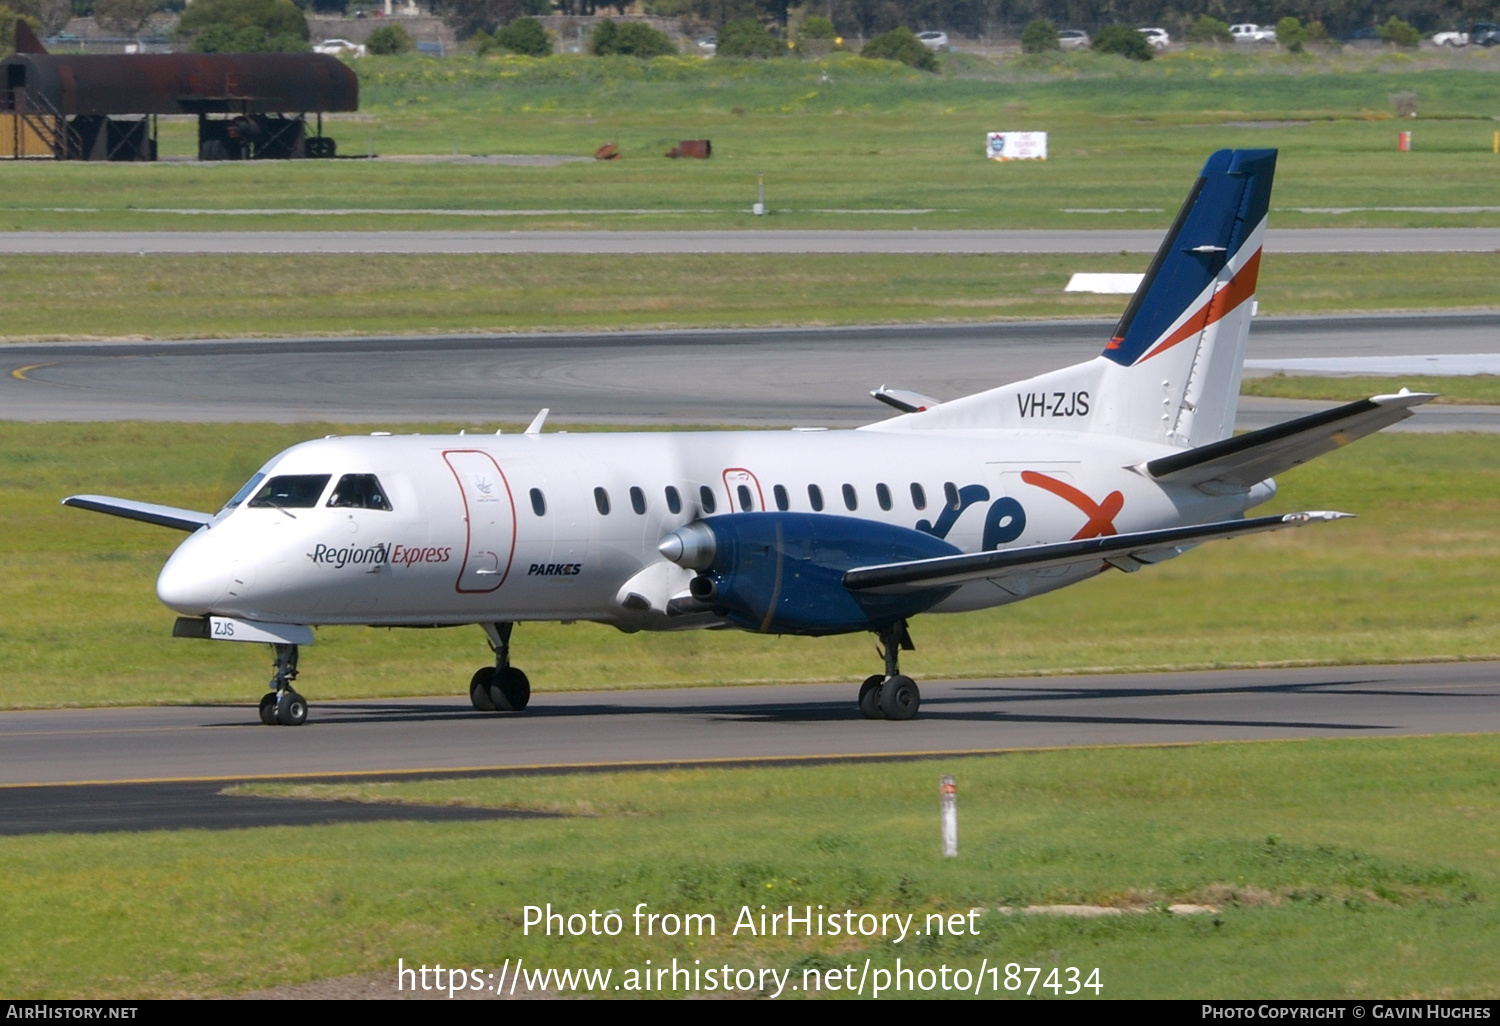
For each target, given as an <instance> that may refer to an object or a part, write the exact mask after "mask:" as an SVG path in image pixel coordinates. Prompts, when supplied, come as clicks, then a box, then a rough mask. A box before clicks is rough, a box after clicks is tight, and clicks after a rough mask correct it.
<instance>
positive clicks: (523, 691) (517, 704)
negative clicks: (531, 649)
mask: <svg viewBox="0 0 1500 1026" xmlns="http://www.w3.org/2000/svg"><path fill="white" fill-rule="evenodd" d="M480 626H481V627H483V628H484V632H485V633H486V634H488V635H489V638H490V647H492V648H493V649H494V650H495V665H494V666H484V667H481V668H480V669H478V670H476V671H475V673H474V676H473V677H472V678H471V679H470V680H469V701H470V702H472V703H473V704H474V708H475V709H478V710H479V711H480V712H520V711H521V710H522V709H524V708H526V705H527V703H528V702H530V701H531V681H530V680H528V679H527V677H526V674H524V673H522V672H521V671H520V670H518V669H516V667H514V666H512V665H510V632H511V630H512V629H513V628H514V627H515V624H513V623H486V624H480Z"/></svg>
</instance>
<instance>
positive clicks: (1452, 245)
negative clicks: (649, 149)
mask: <svg viewBox="0 0 1500 1026" xmlns="http://www.w3.org/2000/svg"><path fill="white" fill-rule="evenodd" d="M202 213H204V214H208V213H212V211H202ZM226 213H236V214H238V213H244V211H228V212H226ZM345 213H347V211H345ZM413 213H416V214H421V213H422V212H421V211H414V212H413ZM1165 234H1166V229H1165V228H1162V229H1159V230H1158V229H1144V230H1128V231H1101V230H1094V229H1057V230H1027V229H1019V230H994V231H985V230H936V231H925V230H920V229H912V230H910V231H897V230H884V231H839V230H829V231H781V230H775V229H762V230H755V231H577V232H558V231H529V232H528V231H515V232H492V231H359V232H341V231H292V232H288V231H259V232H257V231H203V232H193V231H187V232H175V231H145V232H140V231H130V232H4V233H0V252H3V253H12V254H66V253H72V254H78V253H92V254H109V253H132V254H134V253H212V254H231V253H238V254H244V253H398V254H425V253H1119V252H1121V251H1125V252H1130V253H1154V252H1156V249H1157V247H1158V246H1159V245H1160V244H1161V240H1162V236H1163V235H1165ZM1266 247H1267V248H1268V249H1270V250H1272V251H1273V252H1276V253H1490V252H1494V251H1495V250H1497V249H1500V228H1272V229H1268V230H1267V232H1266Z"/></svg>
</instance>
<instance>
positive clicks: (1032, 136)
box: [984, 132, 1047, 160]
mask: <svg viewBox="0 0 1500 1026" xmlns="http://www.w3.org/2000/svg"><path fill="white" fill-rule="evenodd" d="M984 155H985V156H986V157H988V158H989V159H990V160H1046V159H1047V133H1046V132H989V133H987V134H986V135H985V137H984Z"/></svg>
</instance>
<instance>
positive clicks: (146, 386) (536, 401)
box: [0, 313, 1500, 455]
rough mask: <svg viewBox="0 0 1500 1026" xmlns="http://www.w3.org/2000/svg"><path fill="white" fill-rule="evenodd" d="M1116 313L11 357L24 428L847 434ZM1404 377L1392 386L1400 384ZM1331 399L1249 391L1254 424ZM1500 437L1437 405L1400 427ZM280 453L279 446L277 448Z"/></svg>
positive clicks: (1025, 369)
mask: <svg viewBox="0 0 1500 1026" xmlns="http://www.w3.org/2000/svg"><path fill="white" fill-rule="evenodd" d="M1113 326H1114V325H1113V321H1042V322H1009V323H989V324H945V325H893V326H870V327H854V328H827V329H805V328H794V329H775V330H772V329H763V330H762V329H750V330H716V331H673V332H595V333H589V334H533V335H489V336H442V337H408V338H348V339H327V338H312V339H285V340H245V341H206V342H149V343H140V342H116V343H40V344H22V345H12V346H8V347H5V348H4V349H3V350H0V357H3V358H4V361H5V362H4V363H3V364H0V371H3V373H0V417H3V418H5V419H8V420H31V421H37V420H67V421H99V420H128V419H142V420H170V421H277V422H302V421H328V422H334V423H338V422H344V423H349V422H357V423H367V424H368V423H373V424H390V425H393V426H394V425H397V424H400V423H403V422H413V421H429V422H437V423H440V424H445V425H452V427H453V428H454V429H457V428H459V427H463V426H465V425H469V426H473V425H477V424H485V423H490V424H493V423H494V422H496V421H510V422H523V423H524V422H526V421H529V420H530V419H531V417H532V416H533V415H534V414H535V413H536V411H537V410H538V409H540V408H541V407H543V406H546V407H550V408H551V409H552V419H553V422H554V423H558V422H568V421H571V422H582V423H621V424H663V423H678V424H703V425H721V424H722V425H754V426H793V425H809V426H831V427H850V426H856V425H859V424H865V423H869V422H871V421H874V420H879V419H881V418H883V417H885V416H888V415H890V411H889V410H888V408H886V407H884V406H881V405H879V404H877V403H876V402H874V401H873V400H872V399H871V398H870V397H869V395H868V391H869V390H870V389H872V388H875V387H878V386H880V385H882V384H889V385H891V386H892V387H896V388H910V389H916V390H917V391H920V392H923V393H925V394H927V395H931V396H935V397H937V398H939V399H946V398H952V397H954V396H959V395H964V394H968V393H970V392H974V391H978V390H980V389H983V388H987V387H991V386H993V385H999V384H1004V383H1005V382H1008V381H1015V380H1018V379H1021V378H1025V377H1029V376H1032V375H1035V374H1039V373H1042V372H1044V371H1048V370H1053V369H1055V368H1058V367H1062V366H1066V365H1067V364H1070V363H1075V362H1079V361H1082V360H1087V359H1090V358H1092V357H1094V356H1096V355H1098V353H1099V352H1100V351H1101V350H1102V348H1103V344H1104V342H1105V341H1106V340H1107V339H1108V337H1109V331H1110V329H1111V328H1112V327H1113ZM1495 352H1500V313H1463V314H1392V315H1369V316H1340V317H1285V318H1280V317H1275V318H1273V317H1264V318H1260V319H1258V320H1257V321H1256V323H1255V325H1254V327H1253V328H1252V330H1251V333H1250V343H1249V353H1248V355H1249V356H1250V357H1251V358H1260V359H1273V358H1277V359H1279V358H1289V357H1306V356H1322V357H1346V356H1381V355H1384V356H1409V355H1422V354H1432V353H1449V354H1463V353H1495ZM1399 386H1400V382H1399V380H1396V379H1393V380H1392V389H1395V388H1397V387H1399ZM1327 405H1329V404H1317V403H1306V402H1297V401H1295V400H1267V399H1260V400H1247V401H1246V402H1244V403H1243V404H1242V407H1241V418H1240V423H1239V426H1240V427H1242V428H1255V427H1263V426H1265V425H1266V424H1270V423H1275V422H1278V421H1281V420H1286V419H1289V418H1290V417H1293V416H1297V415H1299V414H1301V413H1305V412H1310V411H1312V410H1316V409H1322V408H1325V407H1326V406H1327ZM1402 429H1407V430H1476V431H1480V430H1483V431H1493V430H1497V429H1500V409H1496V408H1494V407H1483V406H1462V407H1460V406H1448V407H1438V406H1432V405H1429V406H1426V407H1423V408H1422V409H1421V410H1420V411H1418V413H1417V416H1416V417H1414V418H1412V419H1411V420H1408V421H1406V422H1404V423H1403V424H1401V425H1399V426H1398V428H1397V430H1402ZM268 455H269V454H268Z"/></svg>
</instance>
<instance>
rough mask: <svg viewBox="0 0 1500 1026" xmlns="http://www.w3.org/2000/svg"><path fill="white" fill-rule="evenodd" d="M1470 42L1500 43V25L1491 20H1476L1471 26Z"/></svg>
mask: <svg viewBox="0 0 1500 1026" xmlns="http://www.w3.org/2000/svg"><path fill="white" fill-rule="evenodd" d="M1469 42H1471V43H1473V44H1474V45H1475V46H1497V45H1500V25H1496V24H1495V23H1494V22H1491V21H1476V22H1475V23H1474V24H1473V25H1471V26H1470V27H1469Z"/></svg>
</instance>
